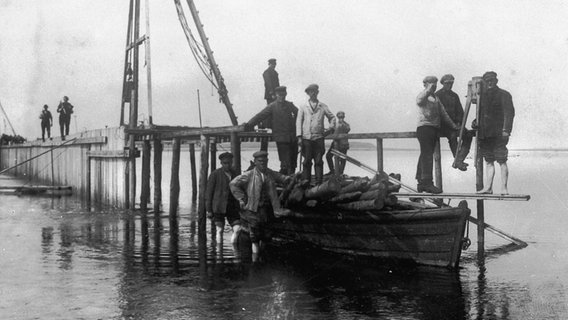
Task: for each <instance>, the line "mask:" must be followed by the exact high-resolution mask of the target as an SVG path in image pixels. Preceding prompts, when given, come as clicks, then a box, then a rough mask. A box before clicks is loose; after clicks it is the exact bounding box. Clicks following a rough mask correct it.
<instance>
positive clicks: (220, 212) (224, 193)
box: [205, 152, 241, 243]
mask: <svg viewBox="0 0 568 320" xmlns="http://www.w3.org/2000/svg"><path fill="white" fill-rule="evenodd" d="M219 160H221V168H219V169H217V170H214V171H213V172H211V175H210V176H209V179H208V180H207V189H206V191H205V210H206V211H207V217H208V218H210V219H212V220H213V222H214V223H215V225H216V226H217V239H218V240H219V242H222V241H223V228H224V227H225V218H226V219H227V222H229V224H230V225H231V227H232V229H233V235H232V237H231V243H235V241H236V239H237V235H238V232H239V231H240V228H241V226H240V224H241V223H240V217H239V203H238V202H237V200H236V199H235V197H233V194H232V193H231V190H230V188H229V183H230V182H231V180H233V178H235V177H236V174H235V172H234V171H233V169H232V164H233V154H232V153H230V152H224V153H222V154H220V155H219Z"/></svg>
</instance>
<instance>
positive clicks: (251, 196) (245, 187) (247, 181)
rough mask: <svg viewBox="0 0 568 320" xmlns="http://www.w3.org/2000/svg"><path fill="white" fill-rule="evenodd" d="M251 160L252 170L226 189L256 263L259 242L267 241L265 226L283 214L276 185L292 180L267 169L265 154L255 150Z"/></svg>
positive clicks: (233, 181) (266, 153)
mask: <svg viewBox="0 0 568 320" xmlns="http://www.w3.org/2000/svg"><path fill="white" fill-rule="evenodd" d="M253 157H254V164H255V166H254V168H253V169H251V170H249V171H245V172H244V173H243V174H241V175H239V176H238V177H236V178H235V179H233V180H232V181H231V183H230V184H229V187H230V188H231V192H232V193H233V196H234V197H235V199H237V201H238V202H239V205H240V207H241V213H240V216H241V226H242V228H243V230H245V231H247V232H249V234H250V239H251V242H252V254H253V255H252V257H253V262H255V261H257V259H258V254H259V250H260V249H261V241H270V235H269V234H268V232H267V230H266V228H265V226H266V224H267V223H268V222H269V221H270V219H271V218H272V217H273V216H280V215H282V214H284V213H283V211H284V209H282V207H281V205H280V199H279V198H278V195H277V193H276V183H280V184H285V183H286V182H287V181H288V180H289V179H291V177H289V176H285V175H283V174H280V173H278V172H276V171H272V170H270V169H268V152H266V151H263V150H261V151H257V152H255V153H254V154H253Z"/></svg>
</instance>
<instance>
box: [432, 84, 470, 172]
mask: <svg viewBox="0 0 568 320" xmlns="http://www.w3.org/2000/svg"><path fill="white" fill-rule="evenodd" d="M440 83H441V84H442V86H443V87H442V89H440V90H438V91H436V96H437V97H438V99H440V102H441V103H442V105H443V106H444V109H445V110H446V112H447V113H448V116H450V119H452V121H453V122H454V123H455V124H457V126H458V127H459V126H461V122H462V120H463V107H462V105H461V102H460V97H459V96H458V95H457V93H455V92H454V91H452V87H453V85H454V76H453V75H451V74H446V75H444V76H443V77H442V79H440ZM440 135H441V136H442V137H447V138H448V144H449V145H450V150H452V154H453V155H454V159H455V161H454V164H453V167H454V168H456V169H460V170H461V171H466V170H467V163H465V162H464V160H465V157H466V156H467V154H468V153H469V148H470V146H471V140H472V135H471V133H470V132H469V131H467V130H466V131H464V134H463V137H462V146H461V149H460V150H459V154H456V152H457V149H458V137H459V131H458V130H454V128H453V127H450V126H448V125H447V124H445V123H441V128H440Z"/></svg>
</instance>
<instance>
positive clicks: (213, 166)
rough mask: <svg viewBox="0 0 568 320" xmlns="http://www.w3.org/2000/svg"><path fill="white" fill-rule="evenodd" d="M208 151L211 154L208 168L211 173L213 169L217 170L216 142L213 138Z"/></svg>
mask: <svg viewBox="0 0 568 320" xmlns="http://www.w3.org/2000/svg"><path fill="white" fill-rule="evenodd" d="M209 151H210V153H211V162H210V167H211V172H213V171H214V170H215V169H217V140H215V138H213V139H211V142H210V145H209Z"/></svg>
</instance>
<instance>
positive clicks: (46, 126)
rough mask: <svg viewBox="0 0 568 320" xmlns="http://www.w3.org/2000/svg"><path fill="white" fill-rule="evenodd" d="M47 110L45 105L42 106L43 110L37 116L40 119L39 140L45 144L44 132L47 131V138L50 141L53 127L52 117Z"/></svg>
mask: <svg viewBox="0 0 568 320" xmlns="http://www.w3.org/2000/svg"><path fill="white" fill-rule="evenodd" d="M47 108H49V107H48V106H47V104H45V105H43V110H42V111H41V114H40V115H39V118H40V119H41V140H42V141H43V142H45V131H46V130H47V138H48V139H50V140H51V127H52V126H53V117H52V116H51V112H49V110H47Z"/></svg>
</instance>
